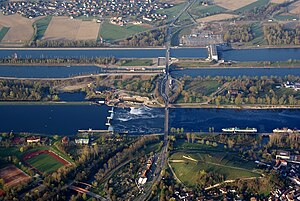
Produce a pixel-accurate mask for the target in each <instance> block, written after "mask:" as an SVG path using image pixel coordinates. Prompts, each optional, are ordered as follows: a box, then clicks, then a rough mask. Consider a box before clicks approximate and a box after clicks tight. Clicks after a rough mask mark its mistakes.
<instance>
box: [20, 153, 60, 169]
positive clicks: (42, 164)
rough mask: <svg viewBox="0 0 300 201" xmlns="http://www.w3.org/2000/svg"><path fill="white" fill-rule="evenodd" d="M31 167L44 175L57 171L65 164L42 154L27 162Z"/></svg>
mask: <svg viewBox="0 0 300 201" xmlns="http://www.w3.org/2000/svg"><path fill="white" fill-rule="evenodd" d="M26 162H27V163H29V164H30V165H31V166H33V167H34V168H36V169H37V170H39V171H40V172H43V173H46V174H48V173H51V172H54V171H56V170H57V169H58V168H60V167H62V166H63V164H62V163H61V162H59V161H58V160H56V159H55V158H53V157H52V156H50V155H49V154H47V153H42V154H40V155H37V156H34V157H32V158H30V159H28V160H26Z"/></svg>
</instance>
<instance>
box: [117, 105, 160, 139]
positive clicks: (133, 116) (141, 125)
mask: <svg viewBox="0 0 300 201" xmlns="http://www.w3.org/2000/svg"><path fill="white" fill-rule="evenodd" d="M112 125H113V129H114V130H115V131H119V132H127V131H128V132H129V133H131V134H146V133H161V132H163V125H164V109H157V108H155V109H154V108H149V107H146V106H143V107H140V108H130V109H128V108H127V109H122V108H115V110H114V119H113V121H112Z"/></svg>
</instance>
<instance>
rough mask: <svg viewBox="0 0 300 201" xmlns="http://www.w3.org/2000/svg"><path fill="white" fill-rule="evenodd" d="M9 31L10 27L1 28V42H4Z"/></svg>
mask: <svg viewBox="0 0 300 201" xmlns="http://www.w3.org/2000/svg"><path fill="white" fill-rule="evenodd" d="M8 31H9V27H1V28H0V42H1V41H2V39H3V38H4V36H5V35H6V34H7V32H8Z"/></svg>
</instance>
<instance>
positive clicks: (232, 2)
mask: <svg viewBox="0 0 300 201" xmlns="http://www.w3.org/2000/svg"><path fill="white" fill-rule="evenodd" d="M214 2H215V4H217V5H218V6H221V7H223V8H226V9H228V10H237V9H240V8H242V7H245V6H247V5H249V4H251V3H253V2H256V0H243V1H236V0H226V1H225V0H215V1H214Z"/></svg>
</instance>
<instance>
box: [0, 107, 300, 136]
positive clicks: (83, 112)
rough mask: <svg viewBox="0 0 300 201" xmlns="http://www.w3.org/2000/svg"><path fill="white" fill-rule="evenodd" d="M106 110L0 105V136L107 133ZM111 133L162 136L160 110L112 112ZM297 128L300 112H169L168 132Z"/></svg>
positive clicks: (135, 109)
mask: <svg viewBox="0 0 300 201" xmlns="http://www.w3.org/2000/svg"><path fill="white" fill-rule="evenodd" d="M108 110H109V107H107V106H105V105H103V106H96V105H66V104H63V105H0V113H1V115H0V122H1V123H0V128H1V130H0V132H9V131H11V130H13V131H16V132H33V133H42V134H59V135H72V134H76V133H77V130H78V129H89V128H92V129H108V128H107V126H106V125H105V123H106V121H107V119H106V117H107V116H108V115H110V114H109V112H108ZM111 124H112V127H113V129H114V130H116V131H118V132H125V131H128V132H129V133H130V134H150V133H162V132H163V127H164V109H163V108H148V107H141V108H127V109H122V108H115V109H114V115H113V120H112V122H111ZM235 126H237V127H255V128H257V129H258V131H259V132H272V130H273V129H274V128H283V127H288V128H298V129H299V128H300V110H282V109H280V110H234V109H179V108H177V109H170V128H171V127H176V128H181V127H183V128H184V130H185V131H200V130H201V131H208V129H209V127H214V128H215V131H216V132H217V131H221V129H222V128H224V127H235Z"/></svg>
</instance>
